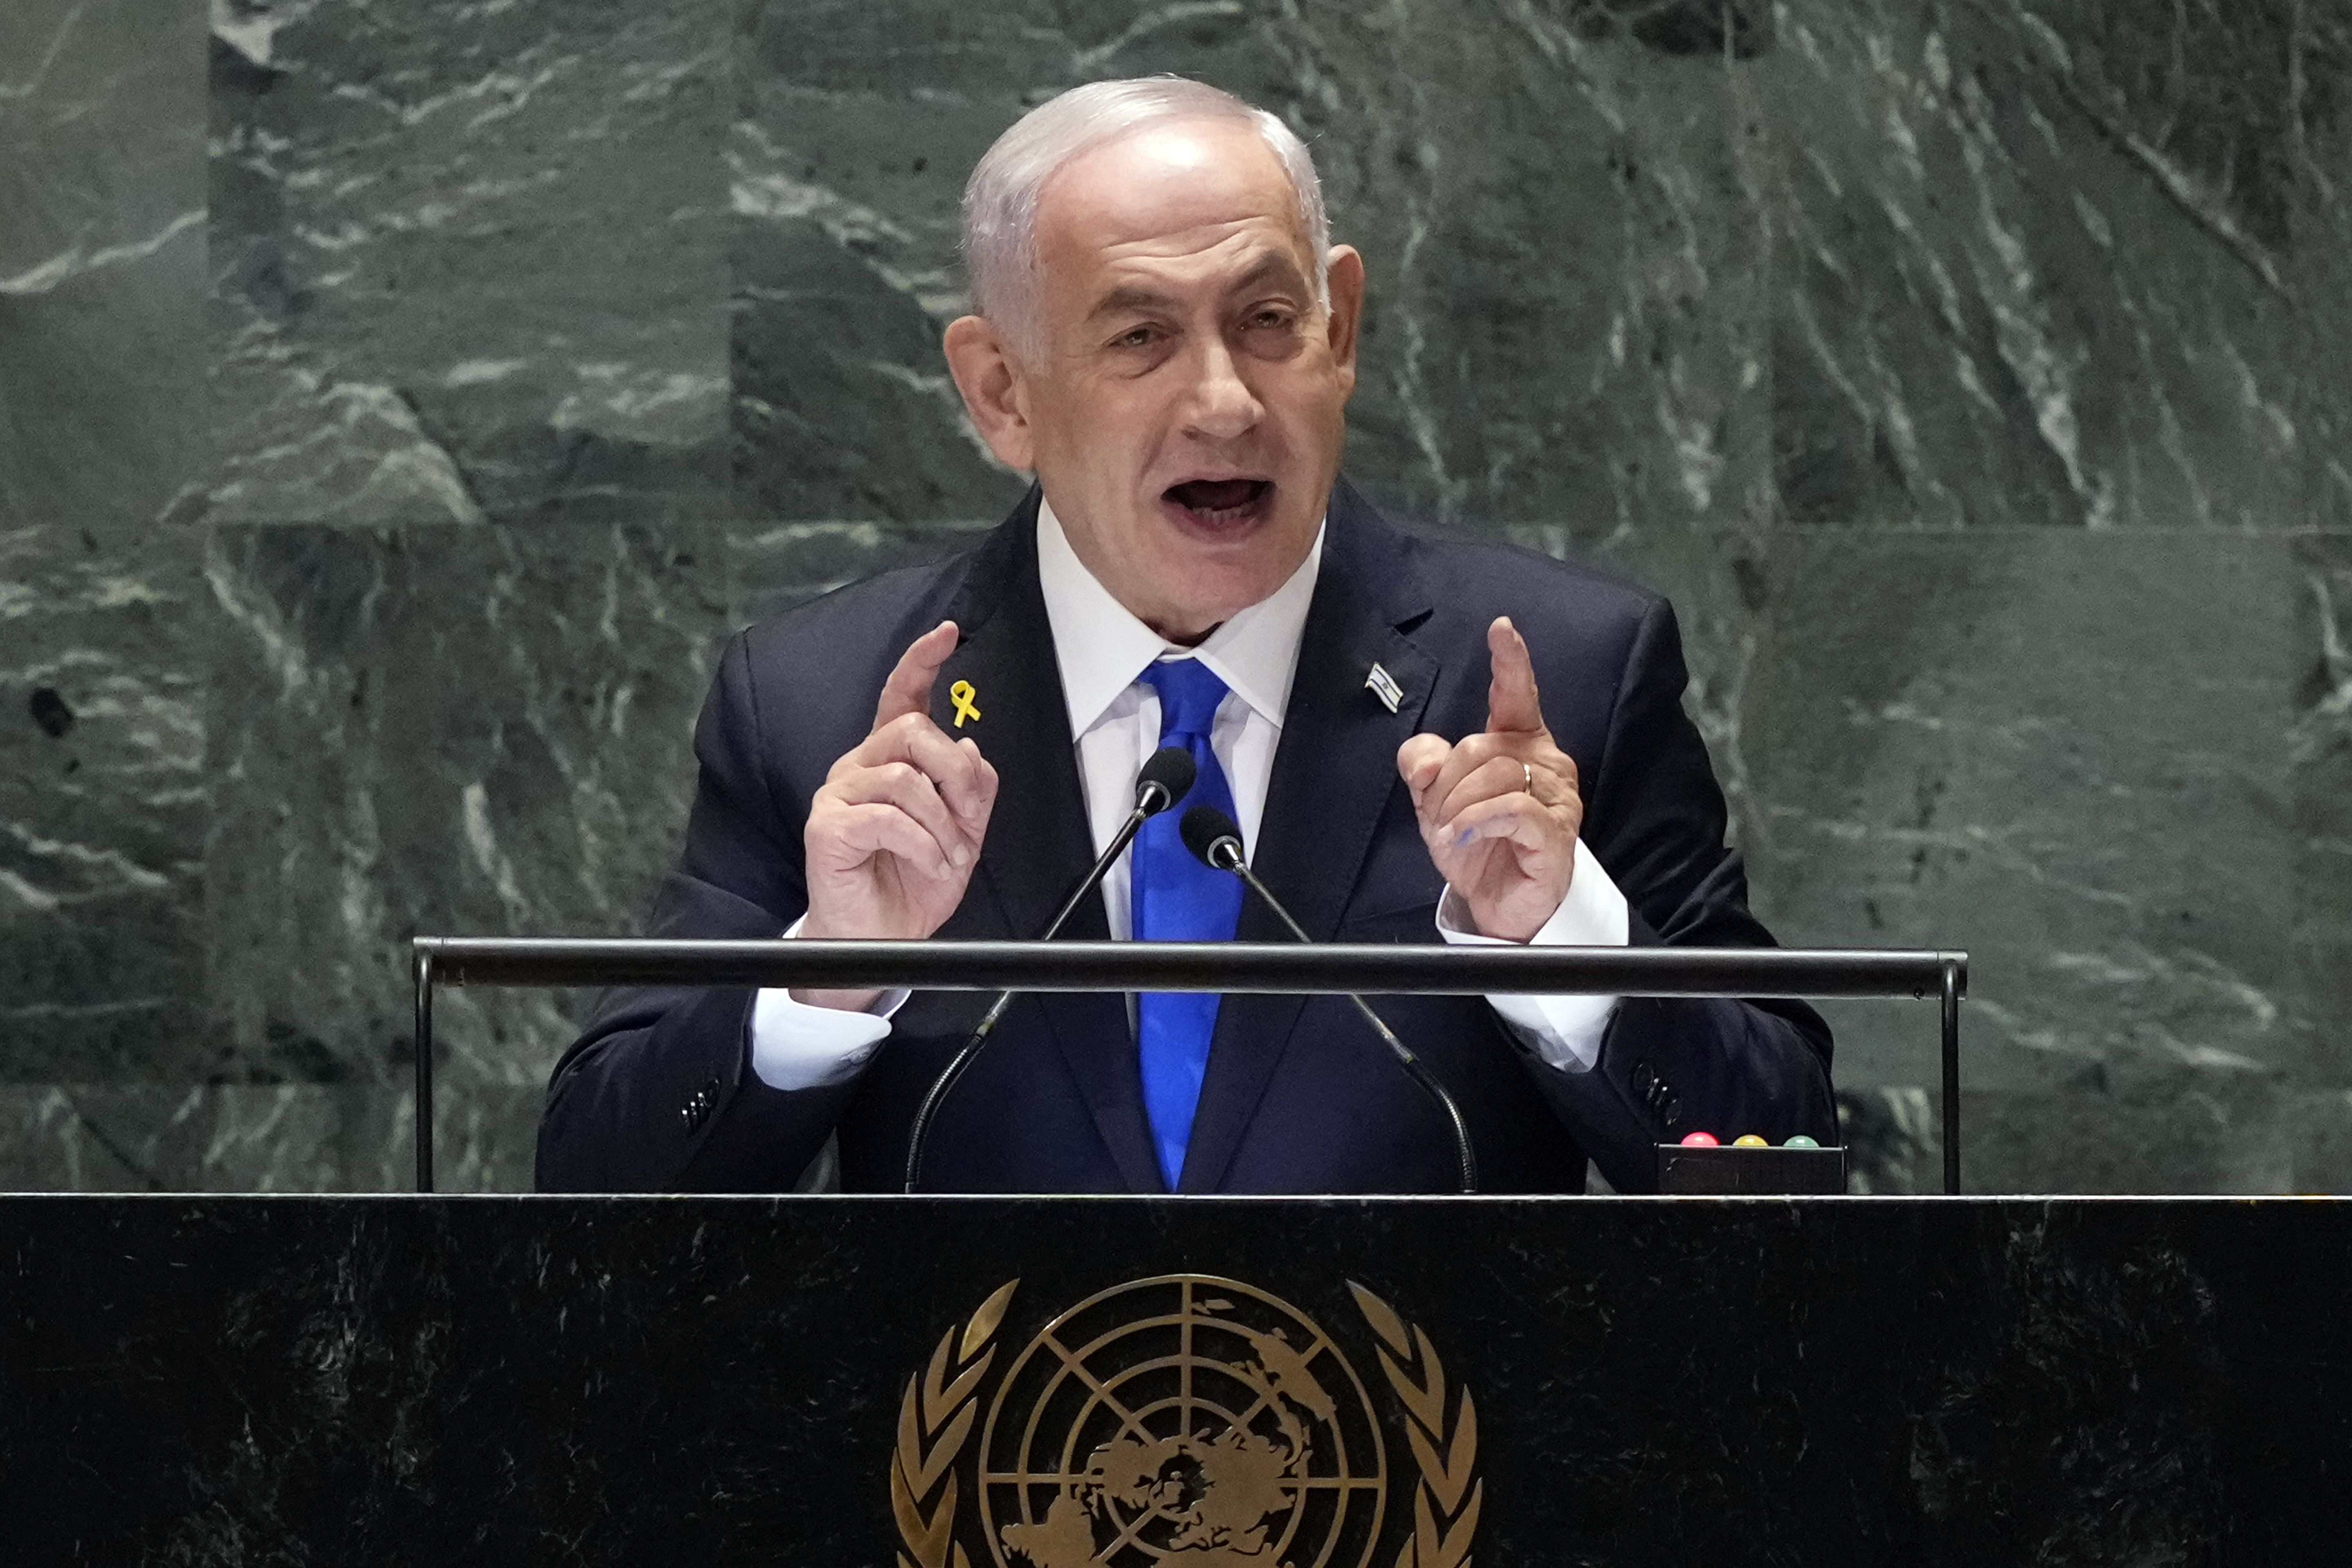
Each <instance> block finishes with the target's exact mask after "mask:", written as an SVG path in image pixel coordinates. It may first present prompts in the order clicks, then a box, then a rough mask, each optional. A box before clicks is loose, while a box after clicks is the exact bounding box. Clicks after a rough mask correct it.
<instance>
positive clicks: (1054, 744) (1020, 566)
mask: <svg viewBox="0 0 2352 1568" xmlns="http://www.w3.org/2000/svg"><path fill="white" fill-rule="evenodd" d="M1036 521H1037V491H1036V490H1035V489H1034V488H1033V489H1031V490H1030V492H1029V496H1028V499H1027V500H1024V501H1023V503H1022V504H1021V505H1020V506H1019V507H1018V508H1016V509H1015V510H1014V511H1013V516H1012V517H1011V518H1010V519H1009V520H1007V521H1006V523H1005V525H1004V527H1003V528H1002V529H999V530H998V531H997V532H996V534H995V535H994V536H992V538H991V539H990V541H989V542H988V543H987V544H986V545H985V546H984V547H983V548H982V555H981V558H980V559H979V560H977V561H976V562H974V563H973V569H972V571H971V574H970V575H969V576H968V577H967V578H966V580H965V585H964V587H963V588H962V589H961V591H960V592H959V593H958V594H957V595H956V597H955V600H954V602H953V603H952V604H951V605H950V609H949V612H948V613H949V616H950V618H952V619H953V620H954V621H955V622H956V625H957V626H958V627H959V628H961V631H962V634H963V637H962V640H961V642H959V643H958V645H957V647H956V650H955V652H954V653H953V654H951V655H950V656H949V658H948V661H947V663H946V665H945V666H943V667H942V668H941V669H940V678H939V680H938V682H937V684H936V685H935V686H934V687H933V689H932V692H931V716H932V718H933V719H934V720H935V721H937V722H938V723H939V725H940V728H941V729H942V730H944V731H947V733H948V734H949V735H950V737H957V738H961V737H962V736H967V735H968V736H970V737H971V739H972V740H974V741H975V742H978V744H979V746H980V750H981V753H982V755H983V756H985V757H987V759H988V760H989V762H990V763H991V764H992V765H993V766H994V767H995V769H996V773H997V793H996V806H995V810H994V811H993V813H992V815H991V816H990V819H989V825H988V837H987V839H986V841H985V842H984V843H983V844H982V846H981V852H980V867H979V870H978V875H977V881H978V883H979V884H980V885H981V886H982V887H983V888H984V889H986V891H987V894H988V896H989V898H990V899H991V900H992V901H993V902H994V904H995V906H996V911H997V914H998V916H999V919H1000V921H1001V922H1002V929H1003V931H1004V932H1005V933H1006V934H1008V935H1010V936H1012V937H1013V938H1014V939H1016V940H1026V939H1029V938H1032V937H1034V936H1036V935H1037V934H1038V933H1039V932H1041V931H1044V930H1045V924H1046V922H1047V921H1051V920H1052V919H1053V918H1054V911H1055V910H1058V909H1060V908H1061V907H1062V900H1064V899H1066V898H1067V897H1069V892H1070V889H1072V888H1074V887H1076V886H1077V884H1078V880H1079V879H1081V878H1083V877H1084V876H1085V875H1086V874H1087V867H1089V866H1091V865H1092V864H1093V863H1094V844H1093V837H1092V835H1091V834H1090V833H1089V831H1088V829H1087V813H1086V805H1085V801H1086V796H1085V795H1084V793H1083V791H1082V790H1081V788H1080V785H1079V782H1078V765H1077V748H1076V745H1075V743H1074V742H1072V740H1071V737H1070V719H1069V704H1068V702H1067V701H1066V700H1065V698H1064V696H1063V693H1062V673H1061V667H1060V664H1059V663H1058V661H1057V660H1056V659H1055V656H1054V636H1053V628H1052V626H1051V624H1050V623H1049V622H1048V621H1047V619H1046V616H1045V595H1044V594H1043V592H1042V591H1041V590H1040V589H1039V587H1038V585H1037V534H1036ZM959 683H968V689H967V690H966V692H965V694H964V701H965V704H966V705H967V706H968V707H969V708H971V709H977V710H978V713H979V716H978V717H977V718H973V717H971V715H970V714H969V713H968V712H967V713H966V714H965V715H964V722H963V723H962V724H961V726H958V724H957V722H956V720H957V715H958V704H957V701H956V688H957V686H958V684H959ZM967 902H968V903H969V900H967ZM962 923H963V922H962V921H956V922H953V926H955V927H961V925H962ZM942 934H948V933H942ZM952 934H955V935H959V936H969V935H977V934H981V933H979V932H975V931H969V930H961V929H955V930H953V931H952ZM1061 934H1062V936H1063V937H1064V938H1065V939H1066V940H1069V941H1072V942H1103V941H1108V939H1109V936H1110V927H1109V923H1108V921H1107V920H1106V918H1105V916H1104V913H1103V904H1102V900H1101V899H1100V898H1099V897H1096V898H1092V899H1089V900H1087V901H1086V902H1085V903H1083V904H1081V905H1080V906H1079V907H1078V908H1077V909H1076V910H1075V911H1073V912H1072V914H1071V916H1070V921H1069V923H1068V924H1067V925H1066V926H1065V927H1063V928H1062V932H1061ZM1034 1000H1035V1001H1036V1002H1037V1003H1039V1004H1040V1005H1042V1007H1043V1008H1044V1011H1045V1020H1046V1024H1047V1026H1048V1028H1049V1030H1050V1032H1051V1033H1052V1035H1053V1037H1054V1043H1055V1048H1057V1049H1058V1050H1059V1051H1060V1052H1061V1053H1062V1058H1063V1060H1064V1061H1065V1062H1066V1064H1067V1065H1068V1067H1069V1069H1070V1073H1071V1075H1072V1077H1074V1078H1075V1079H1076V1080H1077V1084H1078V1089H1079V1092H1080V1094H1081V1095H1082V1096H1083V1097H1084V1098H1085V1100H1086V1103H1087V1110H1088V1111H1089V1112H1090V1113H1091V1114H1092V1115H1093V1117H1094V1121H1095V1125H1096V1129H1097V1131H1099V1132H1100V1133H1101V1134H1102V1138H1103V1142H1105V1143H1106V1144H1108V1146H1109V1149H1110V1152H1111V1156H1112V1158H1113V1160H1114V1161H1115V1162H1116V1163H1118V1169H1119V1173H1120V1174H1121V1175H1122V1176H1124V1177H1125V1178H1126V1180H1127V1184H1128V1186H1129V1190H1131V1191H1134V1192H1139V1193H1156V1192H1160V1191H1163V1190H1165V1189H1164V1186H1163V1184H1162V1183H1161V1182H1160V1167H1159V1163H1158V1161H1157V1160H1156V1159H1155V1158H1154V1157H1153V1155H1152V1152H1151V1134H1150V1125H1149V1123H1148V1121H1146V1119H1145V1116H1144V1111H1143V1094H1142V1086H1141V1083H1140V1080H1139V1078H1138V1076H1137V1072H1136V1067H1135V1053H1134V1048H1133V1044H1132V1042H1131V1040H1130V1038H1129V1031H1128V1025H1127V1006H1126V1001H1125V999H1124V998H1123V997H1121V996H1119V995H1117V994H1096V993H1044V994H1039V995H1038V996H1037V997H1035V998H1034Z"/></svg>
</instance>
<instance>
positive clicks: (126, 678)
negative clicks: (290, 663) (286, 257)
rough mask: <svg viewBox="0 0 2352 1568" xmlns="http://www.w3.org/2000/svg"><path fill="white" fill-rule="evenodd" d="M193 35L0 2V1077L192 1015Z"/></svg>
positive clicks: (199, 20) (155, 3)
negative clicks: (189, 516) (186, 500)
mask: <svg viewBox="0 0 2352 1568" xmlns="http://www.w3.org/2000/svg"><path fill="white" fill-rule="evenodd" d="M202 37H203V13H202V8H201V6H200V5H196V4H194V3H193V0H89V3H85V4H77V5H66V4H61V3H58V4H52V3H50V0H28V3H26V4H22V5H9V6H7V7H5V11H0V147H5V148H6V149H7V156H6V157H5V159H0V1082H6V1083H22V1082H26V1081H41V1080H45V1079H54V1078H57V1077H59V1076H61V1075H63V1076H71V1077H74V1078H84V1077H96V1078H104V1077H107V1076H109V1075H120V1076H126V1077H134V1078H135V1077H138V1076H140V1075H141V1074H142V1073H143V1072H144V1071H146V1070H147V1069H148V1068H149V1067H150V1066H151V1065H152V1063H153V1062H154V1061H156V1060H157V1059H158V1058H161V1057H164V1056H168V1055H169V1054H171V1053H173V1051H175V1050H177V1049H179V1048H180V1047H181V1042H182V1041H183V1040H184V1037H186V1036H188V1035H190V1034H191V1033H194V1032H198V1030H197V1026H196V1024H195V1022H194V1020H195V1019H196V1017H197V1016H198V1015H199V1014H200V1012H201V1006H200V1002H201V986H202V976H203V969H202V954H203V943H202V939H201V929H200V910H201V902H202V890H201V885H200V881H199V877H198V872H199V868H200V864H201V860H202V854H203V845H204V835H205V792H204V781H203V774H202V764H203V752H204V738H203V728H202V689H203V681H202V658H201V647H202V643H203V635H204V627H205V615H206V609H207V606H206V604H205V598H204V595H203V592H202V578H201V575H200V574H199V572H198V569H197V568H198V560H199V554H200V549H201V546H200V542H199V540H198V538H197V537H196V535H195V534H194V531H192V530H191V529H190V528H189V526H188V525H187V522H186V520H185V515H184V513H185V508H184V507H183V506H178V505H175V501H177V500H180V499H181V498H183V497H184V495H186V494H187V493H189V492H190V490H191V489H192V488H193V487H194V486H195V485H196V484H197V483H198V482H199V481H200V480H201V479H202V468H203V460H204V457H203V454H204V426H203V418H202V408H201V400H202V387H203V370H202V343H203V326H202V315H201V312H202V308H203V300H204V287H205V281H204V190H205V187H204V161H203V158H204V153H203V134H202V122H203V112H204V98H203V92H204V79H203V75H202V68H201V63H200V57H199V54H198V51H199V49H200V47H201V40H202Z"/></svg>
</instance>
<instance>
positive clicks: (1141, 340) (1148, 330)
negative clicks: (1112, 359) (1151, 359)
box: [1110, 326, 1160, 349]
mask: <svg viewBox="0 0 2352 1568" xmlns="http://www.w3.org/2000/svg"><path fill="white" fill-rule="evenodd" d="M1159 341H1160V329H1159V328H1157V327H1149V326H1146V327H1130V328H1129V329H1128V330H1127V331H1123V332H1121V333H1119V335H1118V336H1117V337H1115V338H1113V339H1111V341H1110V346H1111V347H1113V348H1115V349H1148V348H1150V346H1151V345H1152V344H1153V343H1155V342H1159Z"/></svg>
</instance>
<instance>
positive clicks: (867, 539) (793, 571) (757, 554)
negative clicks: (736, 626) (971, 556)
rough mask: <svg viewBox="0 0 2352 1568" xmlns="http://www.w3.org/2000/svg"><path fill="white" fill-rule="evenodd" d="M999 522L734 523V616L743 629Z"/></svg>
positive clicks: (925, 557)
mask: <svg viewBox="0 0 2352 1568" xmlns="http://www.w3.org/2000/svg"><path fill="white" fill-rule="evenodd" d="M1002 521H1003V519H1002V518H1001V517H991V518H986V519H975V520H972V521H963V522H929V523H904V522H840V521H834V522H769V523H761V522H756V521H744V522H740V523H738V524H737V525H735V527H734V529H733V530H732V531H731V536H730V563H731V566H732V571H733V579H732V584H731V590H730V591H731V594H732V599H731V601H730V602H731V604H732V606H733V609H734V613H735V619H736V620H737V621H738V622H740V623H741V624H745V625H749V624H750V623H751V622H753V621H758V620H763V619H765V618H766V617H768V616H772V615H777V614H780V613H781V612H782V611H784V610H788V609H791V608H792V607H793V606H794V605H801V604H805V603H806V602H807V601H809V600H811V599H814V598H815V597H817V596H818V595H823V594H828V593H831V592H832V591H833V590H834V589H835V588H839V587H842V586H844V585H845V584H850V583H855V582H856V581H858V580H859V579H860V578H864V577H871V576H874V575H875V574H878V573H882V572H887V571H890V570H892V569H894V568H897V567H900V566H918V565H924V564H928V563H930V562H933V561H939V560H942V559H944V558H945V557H947V556H950V555H952V554H954V553H956V552H958V551H961V550H969V549H971V547H972V546H973V545H975V544H977V543H978V542H980V541H981V539H982V537H984V536H985V535H986V534H987V532H988V531H989V530H991V529H992V528H994V527H995V526H996V525H997V524H998V523H999V522H1002Z"/></svg>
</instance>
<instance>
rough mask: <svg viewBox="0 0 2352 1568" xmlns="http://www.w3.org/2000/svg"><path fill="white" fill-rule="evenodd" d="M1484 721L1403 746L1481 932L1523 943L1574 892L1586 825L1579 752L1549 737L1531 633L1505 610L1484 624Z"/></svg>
mask: <svg viewBox="0 0 2352 1568" xmlns="http://www.w3.org/2000/svg"><path fill="white" fill-rule="evenodd" d="M1486 654H1487V658H1488V660H1489V668H1491V670H1492V672H1493V673H1492V676H1491V679H1490V683H1489V685H1488V686H1487V689H1486V729H1485V731H1482V732H1480V733H1478V734H1475V735H1467V736H1465V737H1464V738H1463V739H1462V740H1461V741H1459V742H1454V743H1453V744H1451V745H1449V744H1448V743H1447V742H1446V741H1445V739H1444V737H1443V736H1440V735H1415V736H1413V737H1412V739H1411V740H1409V741H1407V742H1405V743H1404V744H1403V745H1402V746H1400V747H1398V748H1397V772H1398V773H1400V774H1402V775H1403V778H1404V784H1405V788H1407V789H1408V790H1410V791H1412V809H1413V814H1414V815H1415V816H1417V817H1419V818H1420V821H1421V837H1422V842H1423V843H1424V844H1426V845H1427V846H1428V847H1429V858H1431V859H1432V860H1433V861H1435V862H1436V863H1437V870H1438V874H1439V875H1440V876H1443V877H1444V879H1445V880H1446V883H1447V885H1448V886H1450V887H1452V888H1453V889H1454V891H1455V892H1456V893H1458V894H1459V895H1461V898H1462V900H1463V902H1464V903H1465V904H1467V905H1468V906H1469V909H1470V916H1471V919H1472V920H1473V921H1475V922H1476V924H1477V927H1478V930H1479V931H1480V932H1481V933H1483V934H1485V935H1486V936H1498V937H1506V938H1508V939H1509V940H1510V941H1512V942H1526V941H1527V940H1528V939H1529V938H1530V937H1532V936H1534V935H1535V934H1536V932H1537V931H1540V930H1542V929H1543V924H1544V922H1545V921H1548V920H1549V919H1551V917H1552V914H1553V912H1554V911H1555V910H1558V909H1559V903H1560V900H1562V899H1564V898H1566V897H1567V896H1568V883H1569V879H1570V876H1572V875H1573V874H1574V872H1575V870H1576V836H1577V834H1578V833H1579V832H1580V830H1581V829H1582V827H1583V825H1584V801H1583V797H1582V796H1581V795H1579V794H1578V793H1577V780H1576V760H1575V759H1574V758H1573V757H1570V755H1569V754H1568V753H1567V752H1563V751H1561V750H1560V749H1559V747H1558V746H1556V745H1554V744H1553V743H1552V738H1551V731H1550V730H1549V728H1548V727H1547V726H1546V725H1545V723H1544V719H1543V708H1542V705H1541V703H1540V702H1539V701H1538V699H1537V695H1536V670H1535V665H1534V662H1533V661H1532V660H1530V659H1529V658H1528V645H1527V640H1526V639H1525V638H1523V637H1520V636H1519V633H1518V628H1517V627H1516V626H1512V625H1511V622H1510V618H1509V617H1508V616H1496V619H1495V624H1494V625H1492V626H1488V627H1487V628H1486Z"/></svg>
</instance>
